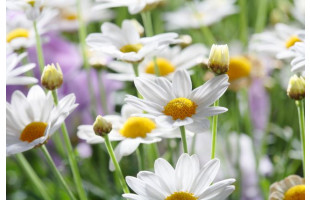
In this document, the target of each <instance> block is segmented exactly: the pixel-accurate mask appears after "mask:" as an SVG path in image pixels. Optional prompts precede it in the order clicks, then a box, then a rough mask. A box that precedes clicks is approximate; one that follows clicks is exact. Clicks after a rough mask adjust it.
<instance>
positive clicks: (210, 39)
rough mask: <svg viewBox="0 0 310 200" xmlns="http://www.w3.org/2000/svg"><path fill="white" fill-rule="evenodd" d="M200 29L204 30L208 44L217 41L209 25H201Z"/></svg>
mask: <svg viewBox="0 0 310 200" xmlns="http://www.w3.org/2000/svg"><path fill="white" fill-rule="evenodd" d="M200 30H201V31H202V33H203V35H204V37H205V42H206V44H207V45H212V44H213V43H215V42H216V40H215V38H214V36H213V34H212V32H211V31H210V29H209V28H208V27H207V26H204V25H201V26H200Z"/></svg>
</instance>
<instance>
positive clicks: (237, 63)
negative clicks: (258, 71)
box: [227, 56, 252, 81]
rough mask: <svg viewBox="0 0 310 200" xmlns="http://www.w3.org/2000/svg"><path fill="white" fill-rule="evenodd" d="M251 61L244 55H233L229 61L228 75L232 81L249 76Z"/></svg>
mask: <svg viewBox="0 0 310 200" xmlns="http://www.w3.org/2000/svg"><path fill="white" fill-rule="evenodd" d="M251 68H252V67H251V62H250V61H249V60H248V59H247V58H246V57H243V56H235V57H231V58H230V61H229V69H228V72H227V75H228V76H229V80H230V81H234V80H236V79H239V78H242V77H247V76H249V75H250V72H251Z"/></svg>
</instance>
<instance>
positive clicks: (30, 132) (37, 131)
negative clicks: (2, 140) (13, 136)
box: [19, 122, 47, 143]
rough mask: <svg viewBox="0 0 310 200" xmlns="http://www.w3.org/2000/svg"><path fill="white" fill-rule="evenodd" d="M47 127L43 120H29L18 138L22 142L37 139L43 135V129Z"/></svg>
mask: <svg viewBox="0 0 310 200" xmlns="http://www.w3.org/2000/svg"><path fill="white" fill-rule="evenodd" d="M46 127H47V123H44V122H31V123H30V124H28V125H27V126H26V127H25V128H24V130H23V131H22V134H20V137H19V139H20V140H21V141H23V142H26V141H27V142H29V143H30V142H32V141H34V140H35V139H38V138H40V137H42V136H44V132H45V129H46Z"/></svg>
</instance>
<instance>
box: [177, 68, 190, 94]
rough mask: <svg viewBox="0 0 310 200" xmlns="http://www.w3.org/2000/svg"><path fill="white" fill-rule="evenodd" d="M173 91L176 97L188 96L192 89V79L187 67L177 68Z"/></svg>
mask: <svg viewBox="0 0 310 200" xmlns="http://www.w3.org/2000/svg"><path fill="white" fill-rule="evenodd" d="M172 87H173V92H174V94H175V96H176V97H185V98H187V97H188V96H189V95H190V94H191V91H192V81H191V78H190V76H189V73H188V72H187V71H186V70H185V69H180V70H177V71H176V72H175V74H174V76H173V80H172Z"/></svg>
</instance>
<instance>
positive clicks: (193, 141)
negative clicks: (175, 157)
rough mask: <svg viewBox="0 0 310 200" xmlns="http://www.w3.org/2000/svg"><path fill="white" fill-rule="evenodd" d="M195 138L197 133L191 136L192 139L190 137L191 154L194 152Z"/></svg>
mask: <svg viewBox="0 0 310 200" xmlns="http://www.w3.org/2000/svg"><path fill="white" fill-rule="evenodd" d="M196 140H197V134H195V135H194V137H193V139H192V144H191V154H195V145H196Z"/></svg>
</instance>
